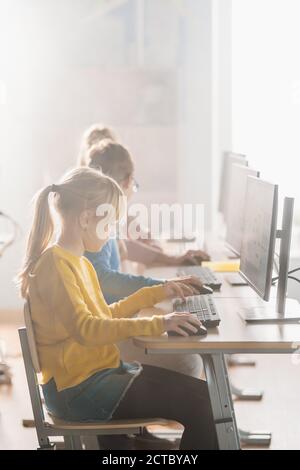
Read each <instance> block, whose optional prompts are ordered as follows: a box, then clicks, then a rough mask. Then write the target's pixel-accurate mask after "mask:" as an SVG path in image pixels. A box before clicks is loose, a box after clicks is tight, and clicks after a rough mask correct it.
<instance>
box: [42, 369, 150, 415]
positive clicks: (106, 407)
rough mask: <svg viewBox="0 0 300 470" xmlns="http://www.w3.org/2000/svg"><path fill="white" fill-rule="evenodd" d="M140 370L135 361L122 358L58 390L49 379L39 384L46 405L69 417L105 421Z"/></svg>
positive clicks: (50, 409) (49, 408)
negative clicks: (109, 366)
mask: <svg viewBox="0 0 300 470" xmlns="http://www.w3.org/2000/svg"><path fill="white" fill-rule="evenodd" d="M140 371H141V367H140V365H139V364H138V363H131V364H128V363H123V362H121V364H120V367H118V368H116V369H106V370H102V371H99V372H97V373H95V374H94V375H92V376H91V377H89V378H88V379H86V380H84V381H83V382H81V383H80V384H79V385H76V386H74V387H71V388H67V389H64V390H62V391H60V392H59V391H58V390H57V388H56V383H55V380H54V379H51V380H50V381H49V382H48V383H47V384H45V385H43V386H42V388H43V394H44V398H45V404H46V408H47V409H48V411H49V412H50V413H51V414H52V415H53V416H56V417H57V418H61V419H65V420H68V421H102V420H103V421H107V420H109V419H110V418H111V416H112V414H113V412H114V411H115V409H116V408H117V406H118V404H119V402H120V400H121V399H122V397H123V396H124V394H125V393H126V391H127V390H128V389H129V387H130V385H131V383H132V382H133V380H134V379H135V378H136V376H137V375H139V373H140Z"/></svg>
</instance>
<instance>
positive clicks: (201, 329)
mask: <svg viewBox="0 0 300 470" xmlns="http://www.w3.org/2000/svg"><path fill="white" fill-rule="evenodd" d="M193 326H196V325H194V324H193ZM196 328H197V332H196V333H193V332H192V331H190V330H187V329H186V328H184V327H183V326H181V329H182V330H183V331H185V332H186V333H187V334H188V335H189V336H206V335H207V329H206V328H205V326H203V325H201V326H196ZM168 336H179V337H180V336H181V337H182V338H183V336H182V335H181V334H179V333H177V332H176V331H169V332H168Z"/></svg>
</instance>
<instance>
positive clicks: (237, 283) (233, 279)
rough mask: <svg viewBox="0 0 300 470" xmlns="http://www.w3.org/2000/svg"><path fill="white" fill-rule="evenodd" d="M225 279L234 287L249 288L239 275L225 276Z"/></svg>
mask: <svg viewBox="0 0 300 470" xmlns="http://www.w3.org/2000/svg"><path fill="white" fill-rule="evenodd" d="M225 279H226V281H227V282H229V284H230V285H231V286H232V287H241V286H248V283H247V282H246V281H244V279H243V278H242V276H241V275H240V274H239V273H230V274H227V275H226V276H225Z"/></svg>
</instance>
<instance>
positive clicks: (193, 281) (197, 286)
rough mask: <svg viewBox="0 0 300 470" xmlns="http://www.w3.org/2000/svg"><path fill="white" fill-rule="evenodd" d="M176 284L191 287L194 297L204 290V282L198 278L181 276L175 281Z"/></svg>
mask: <svg viewBox="0 0 300 470" xmlns="http://www.w3.org/2000/svg"><path fill="white" fill-rule="evenodd" d="M174 282H180V283H181V284H185V285H187V286H188V287H191V288H192V289H193V292H194V293H193V294H192V295H198V294H199V293H201V291H202V288H203V284H202V282H201V281H200V279H199V278H198V277H196V276H180V277H178V278H177V279H174Z"/></svg>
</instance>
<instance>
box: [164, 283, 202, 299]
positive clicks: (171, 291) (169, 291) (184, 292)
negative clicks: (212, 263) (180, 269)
mask: <svg viewBox="0 0 300 470" xmlns="http://www.w3.org/2000/svg"><path fill="white" fill-rule="evenodd" d="M164 288H165V293H166V297H171V298H174V297H180V298H181V299H184V298H185V297H188V296H189V295H194V294H195V291H196V289H195V288H194V287H192V286H190V285H188V284H185V283H183V282H180V281H167V282H166V283H165V284H164ZM196 293H197V291H196Z"/></svg>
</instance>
